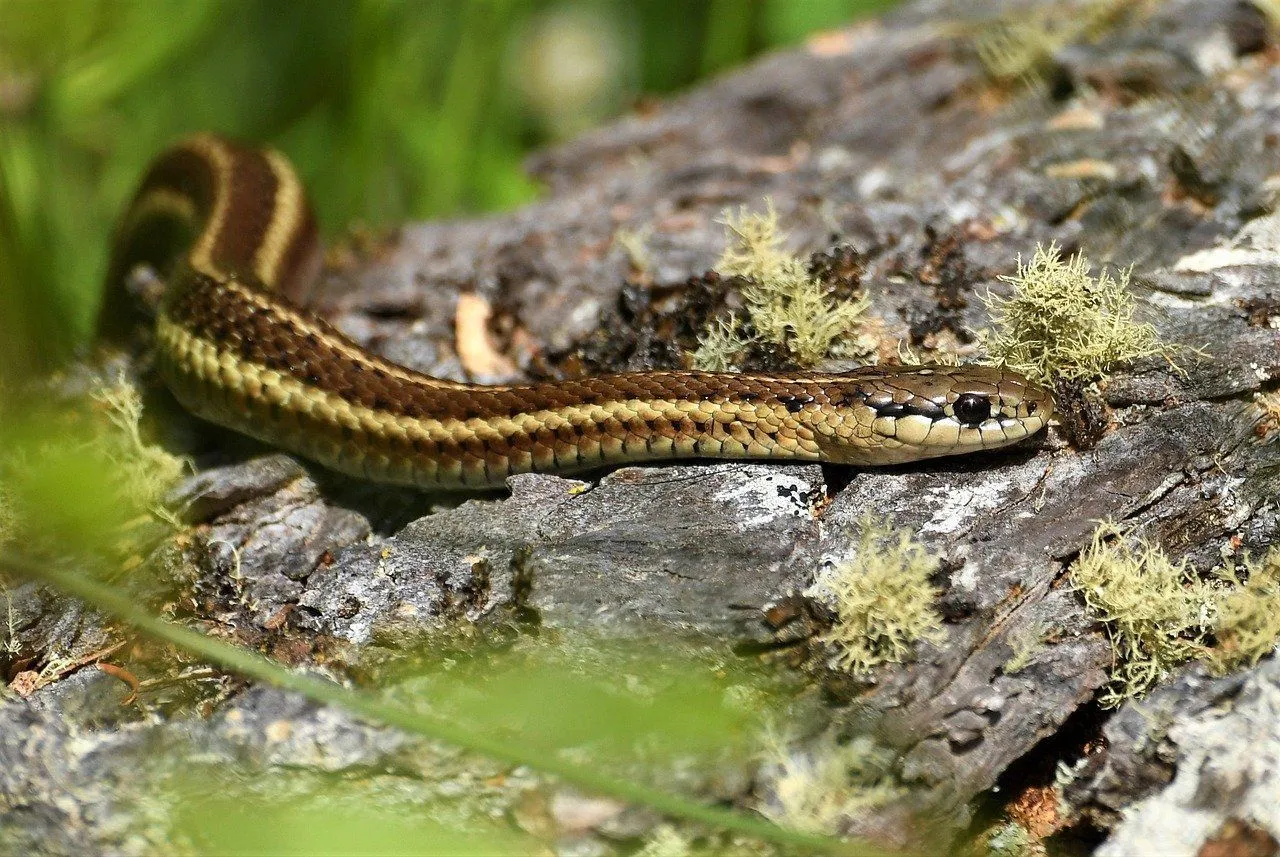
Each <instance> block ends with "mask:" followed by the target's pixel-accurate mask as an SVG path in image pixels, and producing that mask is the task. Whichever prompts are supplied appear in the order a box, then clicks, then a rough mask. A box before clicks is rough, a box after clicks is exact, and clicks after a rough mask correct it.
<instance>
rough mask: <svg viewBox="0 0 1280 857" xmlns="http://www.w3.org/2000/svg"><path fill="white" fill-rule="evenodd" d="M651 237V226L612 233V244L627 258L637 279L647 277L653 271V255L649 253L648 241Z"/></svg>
mask: <svg viewBox="0 0 1280 857" xmlns="http://www.w3.org/2000/svg"><path fill="white" fill-rule="evenodd" d="M652 236H653V227H652V226H642V227H641V228H639V229H619V230H618V231H617V232H615V233H613V244H614V246H615V247H617V248H618V249H620V250H621V251H622V252H623V253H625V254H626V256H627V262H628V263H630V265H631V270H632V272H633V273H634V274H636V275H637V276H639V277H648V276H649V274H650V273H651V272H652V271H653V268H654V264H653V254H652V253H650V252H649V246H648V244H649V239H650V238H651V237H652Z"/></svg>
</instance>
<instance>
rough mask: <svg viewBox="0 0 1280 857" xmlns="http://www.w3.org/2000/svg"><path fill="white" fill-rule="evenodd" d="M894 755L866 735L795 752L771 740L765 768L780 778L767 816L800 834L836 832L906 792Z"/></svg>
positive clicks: (829, 741)
mask: <svg viewBox="0 0 1280 857" xmlns="http://www.w3.org/2000/svg"><path fill="white" fill-rule="evenodd" d="M895 763H896V757H895V755H894V753H893V752H892V751H890V750H888V749H886V748H884V747H882V746H880V745H878V744H877V743H876V742H875V741H874V740H872V739H871V738H868V737H866V736H859V737H857V738H854V739H853V740H851V741H846V742H843V743H841V742H837V741H835V740H833V739H831V738H829V737H828V738H826V739H825V740H823V741H820V742H818V743H817V745H816V746H813V747H808V748H805V749H804V750H795V749H791V748H789V747H788V746H787V744H786V742H785V741H783V740H781V739H780V738H778V737H777V735H776V733H774V734H772V735H770V736H769V742H768V744H767V746H766V752H765V764H766V766H768V767H772V768H773V769H774V770H775V771H776V772H777V773H776V777H775V779H774V783H773V798H774V802H773V804H772V805H771V806H769V807H767V808H766V809H765V813H766V814H767V815H769V816H770V817H772V818H773V819H774V820H775V821H777V822H778V823H780V824H783V825H785V826H787V827H792V828H795V829H797V830H806V831H810V832H813V833H826V834H830V833H835V832H836V831H837V830H838V829H839V828H840V826H841V824H842V822H844V821H846V820H847V819H849V818H852V817H856V816H857V815H859V814H860V813H864V812H866V811H867V810H870V809H874V808H876V807H879V806H884V805H885V804H887V803H889V802H890V801H893V800H895V799H896V798H898V797H900V796H901V795H902V794H903V793H904V792H903V788H902V786H901V785H900V784H899V782H898V779H897V777H895V776H894V773H893V769H894V765H895Z"/></svg>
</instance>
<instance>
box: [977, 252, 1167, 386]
mask: <svg viewBox="0 0 1280 857" xmlns="http://www.w3.org/2000/svg"><path fill="white" fill-rule="evenodd" d="M1090 267H1091V265H1090V263H1089V261H1088V260H1087V259H1086V258H1085V257H1084V256H1083V255H1080V254H1076V255H1075V256H1071V257H1070V258H1068V259H1065V260H1064V259H1063V258H1062V256H1061V254H1060V253H1059V251H1058V248H1057V246H1056V245H1053V244H1050V245H1049V247H1048V248H1045V247H1042V246H1037V247H1036V252H1035V255H1034V256H1032V258H1031V261H1030V262H1026V263H1023V261H1022V260H1021V259H1019V261H1018V273H1017V274H1015V275H1014V276H1011V277H1001V278H1000V279H1002V280H1004V281H1005V282H1007V283H1009V284H1011V285H1012V286H1013V294H1012V295H1011V296H1010V297H1007V298H1005V297H1000V296H998V295H995V294H988V295H987V297H986V303H987V308H988V309H989V310H990V313H991V322H992V326H993V330H992V331H989V332H987V333H985V334H984V335H983V341H984V344H985V345H986V348H987V351H988V353H989V354H990V355H991V357H992V358H993V359H995V360H996V362H998V363H1001V364H1003V365H1006V366H1009V367H1010V368H1012V369H1014V370H1016V371H1018V372H1021V373H1023V374H1024V375H1026V376H1027V377H1028V378H1030V379H1031V380H1033V381H1037V382H1039V383H1042V384H1048V383H1051V382H1052V381H1053V380H1054V379H1055V378H1063V379H1066V380H1082V379H1090V378H1099V377H1101V376H1102V375H1103V373H1104V372H1106V371H1107V370H1109V369H1110V368H1111V367H1113V366H1115V365H1116V364H1120V363H1126V362H1129V361H1132V360H1136V359H1138V358H1141V357H1151V356H1161V357H1164V358H1165V359H1166V360H1169V362H1170V364H1171V365H1172V359H1171V358H1172V355H1173V353H1174V350H1175V349H1174V347H1173V346H1169V345H1165V344H1163V343H1161V342H1160V340H1159V338H1158V337H1157V335H1156V330H1155V328H1154V327H1153V326H1151V325H1150V324H1144V323H1140V322H1137V321H1135V320H1134V317H1133V316H1134V302H1133V295H1132V294H1131V293H1130V291H1129V272H1128V271H1127V270H1125V271H1120V272H1119V278H1118V279H1117V278H1115V277H1113V276H1111V275H1110V274H1109V273H1108V272H1107V271H1105V270H1103V271H1102V272H1101V273H1100V274H1099V275H1098V276H1097V277H1092V276H1090V274H1089V270H1090Z"/></svg>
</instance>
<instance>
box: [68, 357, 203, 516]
mask: <svg viewBox="0 0 1280 857" xmlns="http://www.w3.org/2000/svg"><path fill="white" fill-rule="evenodd" d="M93 399H94V401H96V402H97V403H98V404H99V405H101V406H102V410H103V413H104V414H105V415H106V417H107V420H108V421H109V422H110V424H111V426H112V427H113V428H114V429H115V431H114V432H103V433H101V435H100V436H99V438H98V441H97V442H98V444H99V445H100V447H101V449H102V451H103V453H104V454H105V455H106V456H107V457H108V458H109V459H110V460H111V461H112V462H113V463H114V464H115V465H116V466H117V467H118V468H119V469H118V474H119V482H120V490H121V491H122V493H123V494H124V495H125V497H126V498H128V499H129V500H130V501H133V502H136V503H137V504H138V505H139V506H141V507H142V508H146V509H150V510H152V511H153V512H157V513H158V512H161V511H162V509H161V500H162V498H163V497H164V495H165V493H166V492H167V491H168V490H169V489H170V488H171V487H172V486H173V485H174V483H176V482H177V481H178V480H179V479H181V478H182V476H183V475H184V474H186V473H189V472H191V470H192V467H191V463H190V462H189V461H187V460H186V459H185V458H181V457H179V456H176V455H172V454H171V453H169V452H167V451H165V450H164V449H162V448H161V447H159V446H156V445H154V444H150V443H147V442H146V441H145V440H143V438H142V428H141V426H142V394H141V393H139V392H138V388H137V387H136V386H134V385H133V384H132V383H130V382H129V381H128V380H127V379H126V378H125V377H124V376H123V375H121V376H119V377H117V379H116V381H115V383H114V384H110V385H103V386H101V387H99V388H98V389H97V390H95V391H94V393H93Z"/></svg>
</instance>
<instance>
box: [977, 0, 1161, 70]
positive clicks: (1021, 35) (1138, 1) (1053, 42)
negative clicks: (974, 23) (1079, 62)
mask: <svg viewBox="0 0 1280 857" xmlns="http://www.w3.org/2000/svg"><path fill="white" fill-rule="evenodd" d="M1145 2H1149V0H1089V2H1087V3H1085V4H1084V5H1083V7H1081V6H1078V5H1076V4H1071V5H1063V6H1055V5H1053V4H1048V5H1045V6H1043V7H1040V8H1035V9H1032V10H1031V11H1029V12H1026V13H1023V14H1021V15H1015V16H1008V17H1006V18H1004V19H1003V20H999V21H993V22H987V23H985V24H984V25H983V27H982V29H981V31H980V32H979V34H978V35H977V36H976V37H975V38H974V39H973V46H974V51H975V52H976V53H977V55H978V60H979V62H981V63H982V67H983V69H984V70H985V71H986V73H987V76H988V77H990V78H991V79H992V80H993V81H995V82H997V83H1020V84H1026V85H1030V86H1038V85H1040V84H1042V83H1043V82H1044V80H1045V77H1046V71H1047V70H1048V68H1049V66H1050V65H1052V63H1053V57H1054V55H1055V54H1056V53H1057V52H1058V51H1060V50H1062V48H1064V47H1066V46H1067V45H1070V44H1075V43H1077V42H1080V41H1083V40H1089V39H1094V38H1097V37H1098V36H1100V35H1102V34H1103V33H1105V32H1107V31H1108V30H1110V29H1112V28H1113V27H1114V26H1115V24H1116V22H1118V21H1119V20H1120V18H1121V16H1123V15H1125V14H1127V13H1129V12H1130V11H1132V10H1134V9H1140V7H1141V6H1142V5H1143V4H1144V3H1145Z"/></svg>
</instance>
